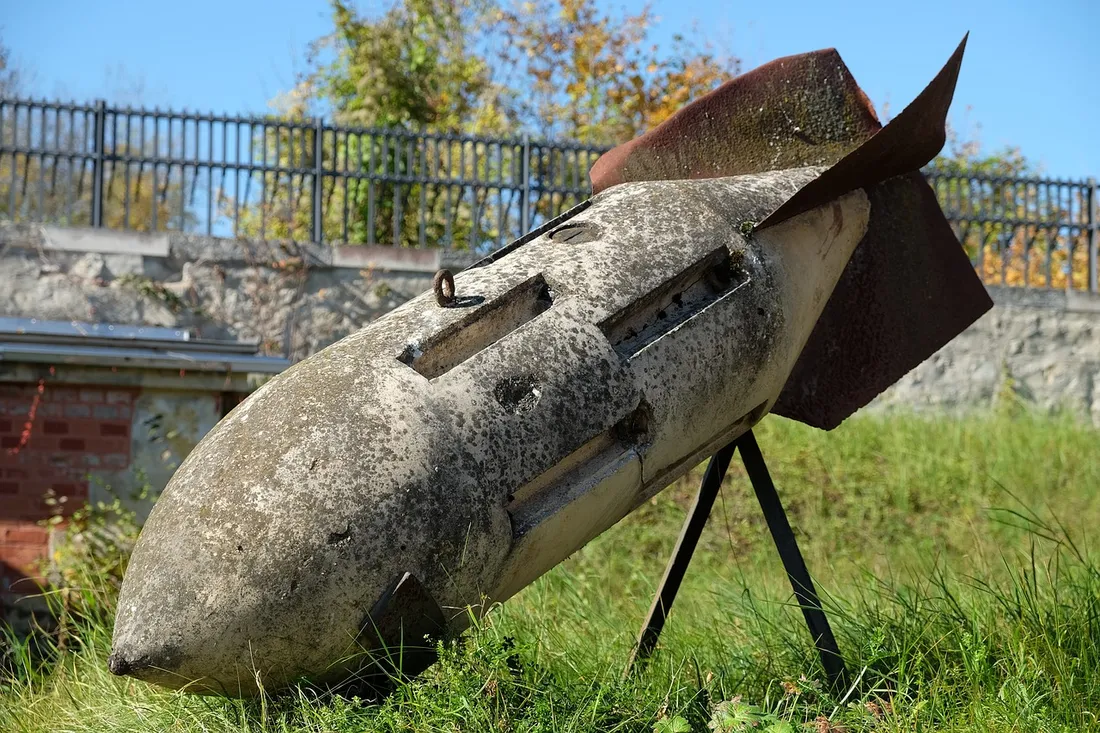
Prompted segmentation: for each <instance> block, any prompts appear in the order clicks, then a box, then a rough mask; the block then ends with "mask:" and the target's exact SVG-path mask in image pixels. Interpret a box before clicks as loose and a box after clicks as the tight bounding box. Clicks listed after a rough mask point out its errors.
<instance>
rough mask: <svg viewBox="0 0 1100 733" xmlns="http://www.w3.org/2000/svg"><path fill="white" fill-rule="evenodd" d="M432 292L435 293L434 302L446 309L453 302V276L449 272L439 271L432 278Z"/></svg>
mask: <svg viewBox="0 0 1100 733" xmlns="http://www.w3.org/2000/svg"><path fill="white" fill-rule="evenodd" d="M432 290H434V291H435V302H436V303H439V305H440V306H442V307H444V308H446V307H447V306H449V305H453V304H454V302H455V276H454V275H453V274H451V271H450V270H440V271H439V272H437V273H435V277H434V278H432Z"/></svg>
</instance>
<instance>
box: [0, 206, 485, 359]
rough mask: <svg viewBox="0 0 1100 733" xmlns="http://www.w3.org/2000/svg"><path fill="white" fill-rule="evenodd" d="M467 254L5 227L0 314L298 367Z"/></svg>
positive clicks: (0, 237)
mask: <svg viewBox="0 0 1100 733" xmlns="http://www.w3.org/2000/svg"><path fill="white" fill-rule="evenodd" d="M472 261H473V257H471V256H468V255H467V256H463V255H462V254H461V253H446V252H441V251H440V250H412V249H395V248H392V247H349V246H337V247H322V246H313V245H298V244H291V243H273V242H249V241H243V240H225V239H216V238H211V237H197V236H189V235H174V234H173V235H169V234H158V235H146V234H138V233H132V232H110V231H96V230H81V229H64V228H58V227H49V226H32V225H12V224H8V225H2V224H0V315H6V316H28V317H36V318H44V319H57V320H69V319H77V320H83V321H94V322H114V323H125V324H147V325H156V326H184V327H189V328H193V329H195V330H196V331H197V332H198V333H199V335H201V336H204V337H207V338H237V339H240V340H247V341H259V342H260V343H261V344H262V346H263V351H264V353H267V354H272V355H279V356H288V357H290V358H293V359H300V358H302V357H304V356H306V355H307V354H310V353H313V352H314V351H317V350H318V349H320V348H322V347H324V346H326V345H328V344H330V343H332V342H334V341H337V340H339V339H340V338H342V337H344V336H346V335H348V334H349V333H351V332H352V331H354V330H356V329H358V328H359V327H361V326H362V325H363V324H365V323H368V322H370V321H371V320H372V319H374V318H376V317H377V316H378V315H379V314H381V313H384V312H386V311H387V310H389V309H391V308H394V307H395V306H397V305H399V304H401V303H403V302H404V301H406V300H408V299H409V298H411V297H412V296H414V295H416V294H418V293H420V292H422V291H423V290H424V289H426V288H427V287H429V286H430V284H431V278H432V276H433V275H434V274H435V272H436V271H437V270H438V269H439V268H440V267H450V268H452V269H455V270H457V269H461V268H462V267H464V266H465V265H466V264H468V263H470V262H472Z"/></svg>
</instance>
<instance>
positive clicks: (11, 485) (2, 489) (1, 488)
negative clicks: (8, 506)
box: [0, 481, 19, 494]
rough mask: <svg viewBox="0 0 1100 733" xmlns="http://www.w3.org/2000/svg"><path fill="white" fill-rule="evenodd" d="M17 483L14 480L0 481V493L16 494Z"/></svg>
mask: <svg viewBox="0 0 1100 733" xmlns="http://www.w3.org/2000/svg"><path fill="white" fill-rule="evenodd" d="M18 493H19V483H18V482H16V481H0V494H18Z"/></svg>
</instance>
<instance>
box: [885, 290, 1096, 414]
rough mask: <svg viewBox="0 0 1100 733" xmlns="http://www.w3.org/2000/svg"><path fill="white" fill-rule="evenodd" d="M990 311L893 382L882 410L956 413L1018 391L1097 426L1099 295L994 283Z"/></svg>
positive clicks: (1026, 400)
mask: <svg viewBox="0 0 1100 733" xmlns="http://www.w3.org/2000/svg"><path fill="white" fill-rule="evenodd" d="M989 292H990V295H992V296H993V301H994V303H995V305H994V307H993V309H992V310H991V311H990V312H989V313H987V314H986V315H985V316H983V317H982V318H981V319H979V320H978V321H977V322H976V323H975V324H974V325H973V326H971V327H970V328H969V329H967V330H966V331H964V332H963V333H962V334H960V335H959V336H958V337H957V338H956V339H955V340H954V341H952V342H951V343H950V344H948V345H947V346H945V347H944V348H943V349H941V350H940V351H939V352H937V353H936V354H935V355H933V356H932V358H931V359H929V360H927V361H926V362H924V363H923V364H921V365H919V366H918V367H917V368H916V369H914V370H913V371H912V372H910V373H909V374H908V375H906V376H905V378H904V379H902V380H901V381H900V382H898V383H897V384H896V385H894V386H893V387H892V388H890V389H889V390H888V391H887V392H886V393H885V394H883V395H882V396H881V397H880V398H879V399H878V400H877V401H876V402H875V403H874V405H873V406H874V407H875V408H878V409H890V408H897V407H904V408H907V409H911V408H917V409H938V410H950V411H958V410H960V409H972V408H976V407H979V408H980V407H986V406H989V405H991V404H993V403H994V402H995V401H996V400H997V399H999V398H1001V397H1003V396H1005V395H1008V394H1014V395H1015V398H1017V399H1019V400H1021V401H1022V402H1024V403H1025V404H1030V405H1033V406H1034V407H1036V408H1039V409H1043V410H1059V409H1066V410H1069V411H1071V412H1073V413H1075V414H1077V415H1079V416H1081V417H1082V418H1085V419H1089V420H1091V421H1092V423H1093V424H1094V425H1096V426H1098V427H1100V297H1098V296H1096V295H1089V294H1087V293H1077V292H1070V293H1066V292H1062V291H1054V290H1049V291H1047V290H1023V289H1020V288H989Z"/></svg>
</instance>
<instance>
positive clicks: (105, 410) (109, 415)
mask: <svg viewBox="0 0 1100 733" xmlns="http://www.w3.org/2000/svg"><path fill="white" fill-rule="evenodd" d="M92 415H94V416H95V418H96V419H97V420H117V419H118V417H119V416H118V407H117V406H116V405H96V406H95V407H93V408H92Z"/></svg>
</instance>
